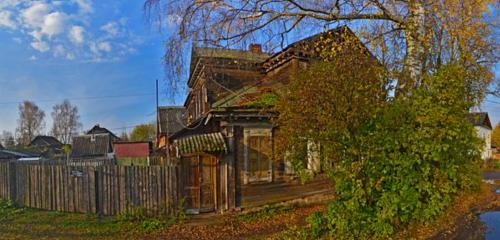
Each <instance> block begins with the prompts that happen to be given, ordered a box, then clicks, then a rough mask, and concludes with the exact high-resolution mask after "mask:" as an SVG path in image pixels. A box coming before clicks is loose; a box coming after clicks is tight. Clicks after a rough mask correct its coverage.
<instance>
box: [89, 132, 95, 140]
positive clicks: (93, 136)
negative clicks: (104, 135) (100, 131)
mask: <svg viewBox="0 0 500 240" xmlns="http://www.w3.org/2000/svg"><path fill="white" fill-rule="evenodd" d="M90 141H91V142H95V135H94V134H92V135H90Z"/></svg>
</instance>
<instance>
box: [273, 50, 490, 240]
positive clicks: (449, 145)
mask: <svg viewBox="0 0 500 240" xmlns="http://www.w3.org/2000/svg"><path fill="white" fill-rule="evenodd" d="M366 59H368V58H359V56H357V57H344V58H342V59H338V60H333V61H331V62H321V63H317V64H314V65H313V66H311V67H310V68H308V69H307V70H305V71H303V72H302V73H299V74H298V75H297V76H296V77H295V78H294V79H293V80H292V83H291V84H290V86H289V87H288V89H287V90H286V91H285V92H284V94H283V95H282V98H281V99H280V103H279V104H278V109H279V111H280V114H281V115H280V130H281V131H282V132H283V133H284V134H282V135H283V136H284V138H285V140H283V144H282V147H283V149H286V150H287V151H288V152H291V153H290V156H291V157H290V158H291V159H292V161H293V162H294V164H293V166H295V167H296V168H297V170H299V171H300V169H301V168H302V169H304V167H305V166H306V165H305V164H304V156H305V154H306V153H305V149H306V148H304V144H305V142H307V141H314V142H316V143H318V144H319V145H320V146H321V150H322V151H321V155H322V168H323V169H324V170H326V172H327V173H328V174H329V175H330V176H331V177H332V179H333V180H334V182H335V192H336V195H337V198H336V199H335V200H334V201H333V202H331V203H330V204H329V206H328V207H327V210H326V211H325V212H323V213H317V214H314V215H312V216H311V217H310V218H309V223H310V224H311V226H312V229H313V234H314V235H315V236H316V237H318V236H320V235H324V234H327V235H331V236H335V238H336V239H369V238H385V237H388V236H390V235H392V234H394V233H396V232H397V231H398V229H401V228H403V227H404V226H407V225H408V224H410V223H415V222H417V223H418V222H426V221H430V220H431V219H433V218H435V217H437V216H439V215H440V214H441V213H442V212H443V211H444V210H445V209H446V208H447V207H448V206H449V205H450V204H451V202H452V199H453V198H454V196H456V194H457V193H458V192H464V191H472V190H475V189H477V187H478V183H479V181H480V177H479V153H480V151H479V140H478V139H477V137H476V135H475V132H474V129H473V126H471V125H470V124H469V123H468V122H467V118H466V116H467V112H468V109H469V108H470V107H471V106H472V104H473V99H474V97H473V96H471V94H473V93H471V92H470V91H468V90H467V89H469V88H467V87H466V84H467V82H466V81H464V80H463V79H464V76H465V75H467V73H466V71H464V70H463V69H462V68H461V67H459V66H456V65H449V66H445V67H442V68H440V69H439V71H437V72H436V73H435V74H434V75H431V76H426V77H425V79H424V82H425V87H424V88H420V89H418V90H416V91H415V92H414V93H413V94H412V95H411V96H408V97H405V98H396V99H391V100H386V99H385V90H384V88H382V87H381V86H382V85H383V84H381V83H382V82H384V81H383V79H382V77H383V76H384V74H383V71H381V69H378V68H376V67H375V68H373V67H372V66H373V64H370V63H369V61H365V60H366Z"/></svg>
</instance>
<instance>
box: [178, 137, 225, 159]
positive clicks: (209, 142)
mask: <svg viewBox="0 0 500 240" xmlns="http://www.w3.org/2000/svg"><path fill="white" fill-rule="evenodd" d="M174 145H175V146H176V147H177V150H178V153H179V154H187V153H196V152H227V145H226V141H225V140H224V136H222V133H220V132H216V133H207V134H198V135H193V136H189V137H185V138H181V139H176V140H174Z"/></svg>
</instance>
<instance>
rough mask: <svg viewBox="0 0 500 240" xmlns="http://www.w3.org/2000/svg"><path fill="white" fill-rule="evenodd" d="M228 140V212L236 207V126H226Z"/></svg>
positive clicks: (226, 163)
mask: <svg viewBox="0 0 500 240" xmlns="http://www.w3.org/2000/svg"><path fill="white" fill-rule="evenodd" d="M225 130H226V138H227V146H228V152H227V153H226V154H225V155H224V166H223V167H224V170H223V171H224V172H225V174H224V177H225V178H226V179H225V180H226V181H222V182H225V186H223V187H224V188H225V189H224V192H225V194H224V195H225V202H226V205H225V206H224V207H225V209H226V210H228V209H233V208H235V207H236V174H235V143H234V126H232V125H230V126H226V128H225Z"/></svg>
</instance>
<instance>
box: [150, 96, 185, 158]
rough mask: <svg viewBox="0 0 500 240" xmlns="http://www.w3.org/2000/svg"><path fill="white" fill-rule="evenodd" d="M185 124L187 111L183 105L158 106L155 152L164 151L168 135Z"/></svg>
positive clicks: (165, 150)
mask: <svg viewBox="0 0 500 240" xmlns="http://www.w3.org/2000/svg"><path fill="white" fill-rule="evenodd" d="M186 124H187V111H186V108H185V107H179V106H164V107H159V108H158V120H157V126H156V128H157V136H156V144H157V146H156V149H157V152H160V153H166V152H167V148H166V147H167V145H168V137H169V136H171V135H172V134H174V133H176V132H178V131H179V130H181V129H182V128H184V126H186Z"/></svg>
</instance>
